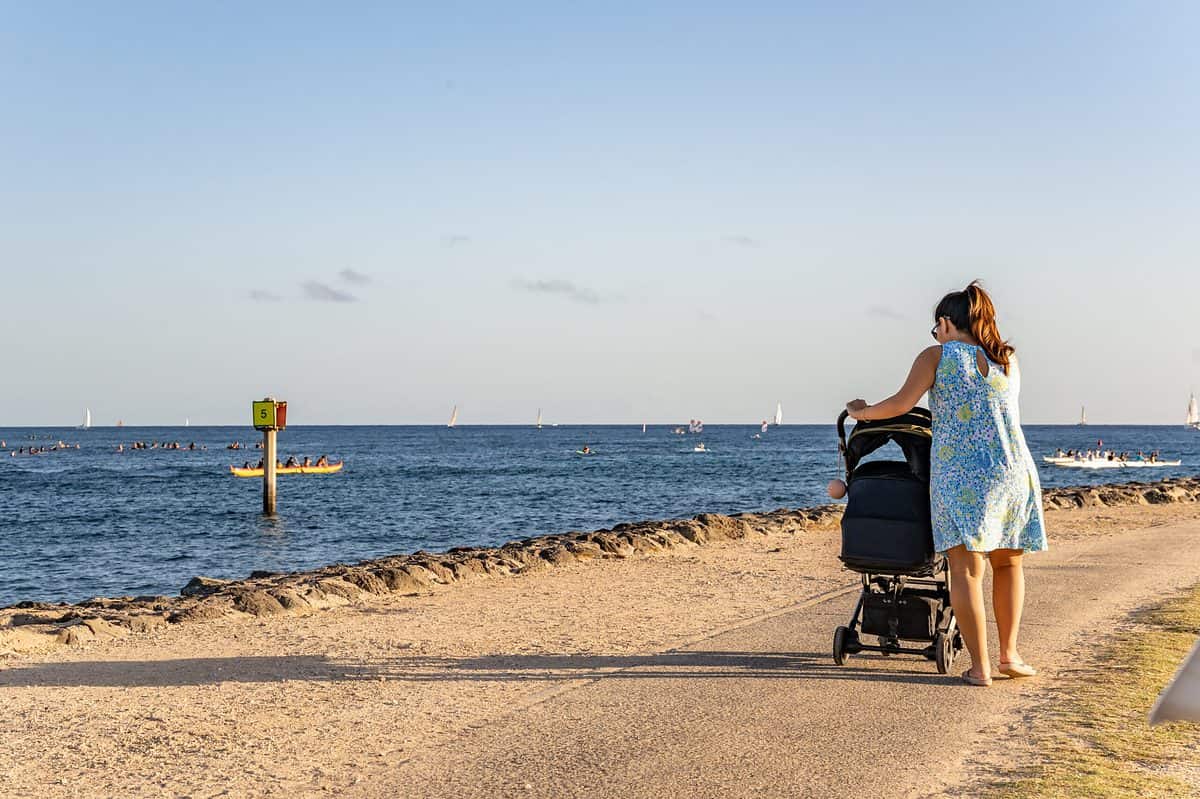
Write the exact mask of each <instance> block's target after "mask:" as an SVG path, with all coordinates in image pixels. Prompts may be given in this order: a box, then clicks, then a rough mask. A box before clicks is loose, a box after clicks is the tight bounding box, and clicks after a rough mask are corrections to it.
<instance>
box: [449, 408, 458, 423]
mask: <svg viewBox="0 0 1200 799" xmlns="http://www.w3.org/2000/svg"><path fill="white" fill-rule="evenodd" d="M456 424H458V406H457V405H455V406H454V410H452V411H450V421H449V422H447V423H446V427H454V425H456Z"/></svg>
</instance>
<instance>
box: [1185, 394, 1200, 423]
mask: <svg viewBox="0 0 1200 799" xmlns="http://www.w3.org/2000/svg"><path fill="white" fill-rule="evenodd" d="M1184 424H1186V425H1187V426H1188V427H1190V428H1192V429H1193V430H1200V402H1196V395H1195V393H1193V394H1192V396H1191V397H1189V398H1188V409H1187V421H1186V422H1184Z"/></svg>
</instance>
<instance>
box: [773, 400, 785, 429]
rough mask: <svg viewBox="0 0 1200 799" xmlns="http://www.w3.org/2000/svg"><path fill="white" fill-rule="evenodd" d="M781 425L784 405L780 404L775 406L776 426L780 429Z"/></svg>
mask: <svg viewBox="0 0 1200 799" xmlns="http://www.w3.org/2000/svg"><path fill="white" fill-rule="evenodd" d="M781 424H783V403H782V402H778V403H776V404H775V426H776V427H778V426H779V425H781Z"/></svg>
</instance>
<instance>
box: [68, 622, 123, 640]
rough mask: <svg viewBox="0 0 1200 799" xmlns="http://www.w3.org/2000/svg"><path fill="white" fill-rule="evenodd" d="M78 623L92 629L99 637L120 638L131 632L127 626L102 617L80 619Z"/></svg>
mask: <svg viewBox="0 0 1200 799" xmlns="http://www.w3.org/2000/svg"><path fill="white" fill-rule="evenodd" d="M78 623H79V624H82V625H83V626H84V627H87V628H88V629H89V630H91V631H92V634H93V635H95V636H96V637H97V638H120V637H121V636H123V635H125V634H127V633H128V632H129V631H128V630H127V629H126V628H124V627H118V626H117V625H115V624H113V623H112V622H109V621H107V620H105V619H101V618H91V619H80V620H79V622H78Z"/></svg>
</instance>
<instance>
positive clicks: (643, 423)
mask: <svg viewBox="0 0 1200 799" xmlns="http://www.w3.org/2000/svg"><path fill="white" fill-rule="evenodd" d="M642 432H643V433H644V432H646V423H645V422H642Z"/></svg>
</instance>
